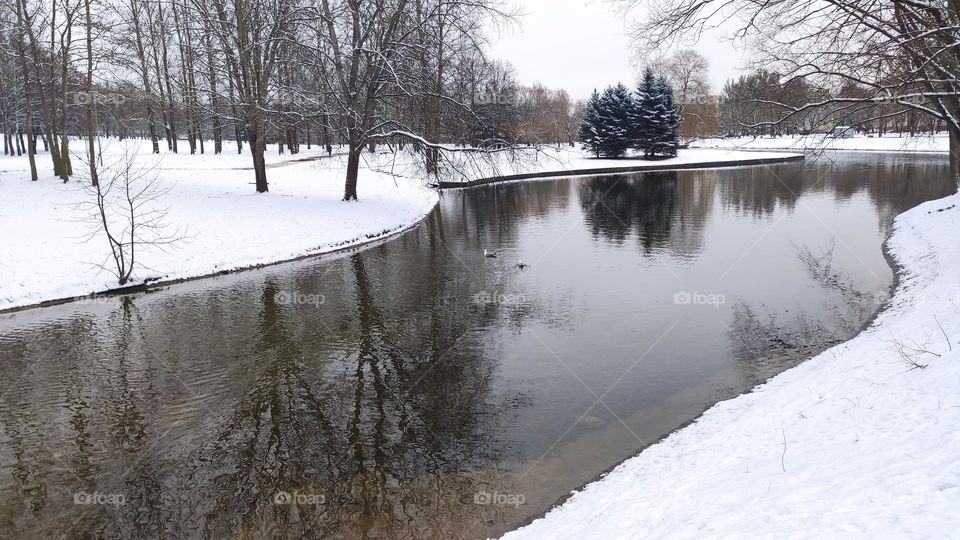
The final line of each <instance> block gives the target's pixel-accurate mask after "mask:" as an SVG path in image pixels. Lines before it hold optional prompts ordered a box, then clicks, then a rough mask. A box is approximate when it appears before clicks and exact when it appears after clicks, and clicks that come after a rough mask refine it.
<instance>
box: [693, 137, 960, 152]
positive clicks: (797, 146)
mask: <svg viewBox="0 0 960 540" xmlns="http://www.w3.org/2000/svg"><path fill="white" fill-rule="evenodd" d="M690 147H691V148H721V149H729V150H794V151H804V150H843V151H857V152H908V153H922V154H947V153H949V152H950V139H949V137H948V136H947V135H946V134H937V135H932V136H931V135H918V136H913V137H911V136H908V135H905V134H899V133H894V134H887V135H884V136H883V137H878V136H873V137H867V136H864V135H857V136H854V137H848V138H835V137H829V136H825V135H808V136H805V137H801V136H786V137H734V138H729V139H700V140H697V141H694V142H692V143H690Z"/></svg>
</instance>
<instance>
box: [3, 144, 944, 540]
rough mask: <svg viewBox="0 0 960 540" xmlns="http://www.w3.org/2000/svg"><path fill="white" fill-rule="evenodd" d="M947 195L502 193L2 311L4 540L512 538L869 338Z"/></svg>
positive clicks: (935, 172)
mask: <svg viewBox="0 0 960 540" xmlns="http://www.w3.org/2000/svg"><path fill="white" fill-rule="evenodd" d="M951 190H952V186H951V183H950V182H949V181H948V180H947V179H946V170H945V162H944V161H943V160H938V159H932V158H931V159H928V158H912V159H902V158H896V159H894V158H886V157H874V156H859V157H855V158H849V157H848V158H843V160H842V161H840V162H837V163H829V162H815V163H807V164H788V165H782V166H777V167H773V168H769V167H752V168H746V169H726V170H717V171H684V172H679V173H677V172H674V173H651V174H647V175H638V176H621V177H618V176H611V177H601V178H586V179H578V180H560V181H544V182H533V183H525V184H509V185H503V186H491V187H487V188H482V189H474V190H469V191H460V192H448V193H445V194H444V198H443V202H442V204H441V206H440V207H439V208H438V209H437V210H436V211H435V212H434V213H433V214H432V215H431V216H430V217H429V218H428V219H427V220H426V221H425V222H424V224H423V225H422V226H420V227H419V228H417V229H416V230H414V231H411V232H410V233H408V234H406V235H404V236H402V237H400V238H398V239H396V240H394V241H391V242H388V243H383V244H381V245H378V246H376V247H373V248H371V249H368V250H365V251H363V252H360V253H356V254H352V255H347V256H342V257H338V258H332V259H330V260H324V261H319V262H318V261H305V262H302V263H297V264H293V265H287V266H283V267H276V268H271V269H266V270H264V271H262V272H252V273H245V274H240V275H237V276H229V277H224V278H221V279H218V280H209V281H204V282H196V283H192V284H185V285H181V286H177V287H173V288H171V289H169V290H166V291H162V292H158V293H154V294H147V295H138V296H131V297H123V298H119V299H112V300H110V301H108V302H96V303H89V304H85V305H76V304H74V305H68V306H61V307H57V308H49V309H42V310H32V311H28V312H23V313H19V314H13V315H9V316H5V317H4V318H3V319H0V531H2V536H8V535H9V536H16V537H46V536H66V537H96V538H156V537H164V536H167V537H186V538H195V537H196V538H220V537H235V536H239V537H250V538H260V537H335V538H336V537H351V538H353V537H365V538H405V537H417V538H423V537H430V538H433V537H450V536H453V537H484V536H487V535H492V534H497V533H499V532H502V531H504V530H507V529H509V528H510V527H513V526H516V525H517V524H519V523H522V522H523V521H524V520H526V519H529V518H530V517H532V516H534V515H537V514H538V513H540V512H542V511H543V510H544V509H546V508H547V507H549V505H551V504H552V503H553V502H555V501H556V500H557V499H558V498H560V497H562V496H563V495H565V494H566V493H567V492H568V491H569V490H570V489H573V488H576V487H578V486H579V485H581V484H582V483H583V482H586V481H588V480H589V479H591V478H593V477H595V476H596V475H597V474H599V473H600V472H602V471H604V470H606V469H608V468H609V467H610V466H612V465H614V464H615V463H617V462H618V461H620V460H622V459H624V458H625V457H627V456H629V455H631V454H633V453H635V452H636V451H637V450H639V449H641V448H642V447H643V446H644V445H645V444H648V443H649V442H650V441H653V440H656V439H657V437H660V436H662V435H663V434H665V433H668V432H669V431H671V430H673V429H675V428H676V427H678V426H679V425H681V424H683V423H684V422H686V421H687V420H689V419H690V418H692V417H694V416H696V414H698V413H699V412H700V411H702V410H703V409H704V408H706V407H709V406H710V405H711V404H712V403H714V402H716V401H717V400H718V399H722V398H724V397H728V396H730V395H734V394H736V393H740V392H742V391H744V390H746V389H749V388H750V387H752V386H753V385H754V384H756V383H758V382H761V381H763V380H765V379H766V378H768V377H769V376H771V375H773V374H775V373H777V372H779V371H780V370H782V369H785V368H786V367H789V366H790V365H793V364H795V363H796V362H798V361H800V360H802V359H803V358H806V357H809V356H810V355H811V354H814V353H816V352H817V351H819V350H822V349H823V348H824V347H826V346H828V345H830V344H831V343H834V342H836V341H838V340H842V339H846V338H847V337H849V336H850V335H851V334H852V333H853V332H855V331H856V329H857V328H858V327H859V325H860V324H862V323H863V321H864V320H866V319H867V318H869V316H870V315H871V314H872V313H873V310H874V309H875V308H876V305H875V303H873V302H871V300H872V299H873V295H872V292H873V291H876V290H878V289H882V288H884V287H886V286H887V285H889V281H890V273H889V269H888V268H887V267H886V265H885V262H884V260H883V257H882V254H881V252H880V242H881V241H882V239H883V235H884V232H885V230H886V227H888V224H889V220H890V218H891V217H892V215H894V214H895V213H896V212H899V211H902V210H904V209H906V208H908V207H910V206H912V205H914V204H917V203H919V202H921V201H923V200H927V199H931V198H937V197H941V196H944V195H946V194H948V193H949V192H950V191H951ZM574 197H575V200H574ZM485 247H494V248H496V249H497V250H499V251H500V252H501V257H500V258H498V259H492V260H491V259H486V258H484V257H483V256H482V253H481V251H482V249H483V248H485ZM519 257H523V258H524V260H525V261H527V262H529V263H532V266H531V268H530V269H528V270H525V271H520V270H519V269H517V268H516V267H515V264H514V263H515V259H516V258H519ZM679 290H688V291H701V292H710V293H716V294H722V295H724V296H725V297H726V298H727V302H726V303H725V304H723V305H719V306H696V305H693V306H691V305H678V304H677V303H675V301H674V300H673V295H674V293H675V292H677V291H679ZM481 293H485V294H486V296H478V295H480V294H481ZM298 294H299V295H306V296H309V295H313V296H312V298H313V299H314V300H315V301H313V302H295V301H292V300H291V298H296V295H298ZM510 295H513V296H512V298H513V300H512V301H501V300H502V297H504V296H510ZM321 299H322V300H321ZM601 395H602V396H603V399H602V405H598V402H597V397H598V396H601ZM585 411H590V412H589V415H588V416H589V418H585V417H584V414H585ZM638 437H639V439H638ZM481 490H486V491H490V492H493V491H498V492H499V493H507V494H517V493H519V494H523V495H524V496H525V499H526V504H525V505H523V506H520V507H518V508H516V507H511V506H504V505H495V504H493V505H484V504H476V503H475V502H474V501H475V497H476V495H477V494H478V492H480V491H481ZM281 492H282V493H286V494H296V495H298V496H300V499H296V500H295V501H294V504H277V502H276V500H275V497H276V496H277V494H278V493H281ZM84 493H85V494H95V493H99V494H122V495H123V497H124V498H125V504H121V505H112V504H75V502H76V497H77V495H78V494H84ZM311 496H317V497H314V498H312V499H311V498H310V497H311ZM298 501H309V503H308V504H297V502H298ZM79 502H81V503H82V502H83V501H79ZM281 502H283V501H281Z"/></svg>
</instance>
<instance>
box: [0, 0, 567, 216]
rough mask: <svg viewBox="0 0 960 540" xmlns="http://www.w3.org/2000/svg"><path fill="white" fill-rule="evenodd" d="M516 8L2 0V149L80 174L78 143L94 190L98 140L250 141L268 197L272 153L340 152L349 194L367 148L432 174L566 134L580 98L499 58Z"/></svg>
mask: <svg viewBox="0 0 960 540" xmlns="http://www.w3.org/2000/svg"><path fill="white" fill-rule="evenodd" d="M510 17H511V14H510V13H508V12H505V11H503V10H502V9H501V6H500V3H499V2H497V1H496V0H464V1H457V2H446V1H444V0H160V1H157V0H12V2H10V3H7V4H4V6H3V7H0V131H2V132H3V134H4V140H3V142H4V150H5V152H7V153H11V154H12V153H17V154H18V155H26V156H27V157H28V158H29V159H30V162H31V169H32V176H33V178H34V179H36V178H37V177H38V170H37V166H38V163H37V161H38V160H39V159H41V156H42V155H43V154H44V153H46V154H48V156H45V157H43V158H42V159H49V160H50V161H49V163H50V166H51V167H52V169H53V171H54V172H55V174H56V175H57V176H59V177H60V178H62V179H63V181H67V180H68V179H69V178H70V177H71V176H73V175H74V173H75V171H74V170H73V169H74V167H73V165H74V164H73V163H72V162H71V159H70V156H71V151H73V152H74V153H76V151H77V149H71V147H70V145H71V143H72V142H75V141H76V139H77V137H83V138H84V139H85V141H83V142H84V147H85V148H84V150H85V153H86V155H87V158H88V159H85V160H84V161H85V164H84V167H86V166H87V164H86V162H88V163H89V167H90V177H91V178H92V180H93V181H94V182H95V181H96V177H97V170H96V166H97V165H96V164H97V159H96V155H97V152H98V145H97V144H96V140H97V139H98V138H99V137H117V138H121V139H123V138H130V137H142V138H144V139H145V140H147V141H148V144H149V145H150V147H151V149H152V151H153V152H154V153H159V152H160V151H161V148H165V149H166V151H168V152H189V153H209V152H212V153H221V152H228V151H235V152H238V153H239V152H243V151H244V150H246V151H249V152H250V154H251V158H252V161H253V169H254V172H255V180H256V190H257V191H258V192H265V191H268V189H269V184H268V181H267V171H266V167H265V160H264V154H265V152H266V151H267V147H268V145H270V147H271V148H272V147H274V145H275V147H276V151H277V152H280V153H293V154H295V153H297V152H299V151H300V148H301V146H303V145H306V146H307V147H308V148H310V147H312V146H314V145H319V146H321V147H323V148H325V149H326V150H327V152H328V153H332V152H333V147H334V145H342V146H343V147H345V149H344V152H345V154H346V156H347V170H346V173H345V182H344V199H345V200H353V199H356V198H357V174H358V169H359V163H360V159H361V154H362V152H363V151H364V150H370V151H373V150H375V149H376V148H377V147H378V146H379V145H386V146H389V147H390V148H393V149H405V150H407V151H414V152H417V153H418V154H419V155H420V157H421V160H422V163H423V167H424V168H425V170H426V171H427V172H428V173H431V174H437V173H438V169H439V167H440V164H441V162H442V161H443V155H444V154H447V153H451V152H457V151H461V150H462V149H463V148H464V147H465V146H469V147H470V148H471V149H472V150H475V151H477V150H479V152H477V154H481V155H482V153H483V152H485V151H491V152H492V151H495V150H501V149H503V148H505V147H512V146H516V145H518V144H520V143H547V142H550V143H553V142H556V143H560V142H569V140H570V139H571V135H570V132H571V131H572V128H571V127H570V125H571V118H572V117H573V114H574V108H573V105H572V104H571V103H570V100H569V98H568V97H567V96H566V95H565V94H563V93H560V92H552V91H549V90H547V89H545V88H542V87H533V88H521V87H520V86H519V85H518V84H517V83H516V80H515V77H514V75H513V70H512V68H511V67H510V66H509V65H508V64H504V63H502V62H499V61H497V60H495V59H492V58H490V57H489V56H488V54H487V48H488V47H487V43H486V39H485V34H484V32H485V31H486V29H487V28H489V27H491V25H493V24H495V23H497V22H502V21H504V20H506V19H509V18H510ZM491 96H492V98H491ZM37 145H40V146H41V148H39V149H38V148H37ZM231 147H232V148H231ZM39 166H40V167H43V164H42V163H40V164H39Z"/></svg>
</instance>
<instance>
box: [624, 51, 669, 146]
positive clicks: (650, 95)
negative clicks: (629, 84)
mask: <svg viewBox="0 0 960 540" xmlns="http://www.w3.org/2000/svg"><path fill="white" fill-rule="evenodd" d="M659 94H660V89H659V85H658V84H657V78H656V76H654V74H653V70H652V69H650V68H647V69H646V70H645V71H644V72H643V78H642V79H641V80H640V84H639V85H638V86H637V96H636V98H635V100H634V101H635V104H634V108H633V114H632V123H633V126H632V129H631V134H630V135H631V136H630V139H631V146H633V148H635V149H637V150H639V151H640V152H643V155H644V156H646V157H650V156H652V155H653V152H654V148H655V145H656V142H657V139H658V136H659V134H660V126H659V124H660V123H661V122H662V115H661V114H660V97H659Z"/></svg>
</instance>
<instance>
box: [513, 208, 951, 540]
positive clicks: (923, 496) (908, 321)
mask: <svg viewBox="0 0 960 540" xmlns="http://www.w3.org/2000/svg"><path fill="white" fill-rule="evenodd" d="M958 230H960V196H956V195H955V196H952V197H948V198H946V199H941V200H938V201H932V202H928V203H926V204H923V205H921V206H919V207H917V208H914V209H912V210H910V211H908V212H906V213H904V214H902V215H900V216H898V217H897V219H896V221H895V225H894V232H893V234H892V236H891V238H890V239H889V240H888V243H887V248H888V251H889V252H890V253H891V254H892V256H893V257H894V258H895V260H896V261H897V263H898V265H899V267H900V275H899V278H900V281H899V284H898V286H897V289H896V291H895V294H894V296H893V298H892V300H891V302H890V305H889V306H888V307H887V308H886V309H885V311H883V312H882V313H880V314H879V315H878V317H877V318H876V320H875V321H874V323H873V324H872V325H871V326H870V327H869V328H868V329H866V330H865V331H863V332H862V333H861V334H860V335H858V336H857V337H855V338H854V339H852V340H850V341H848V342H846V343H844V344H841V345H838V346H836V347H834V348H832V349H830V350H827V351H825V352H824V353H822V354H820V355H818V356H817V357H815V358H813V359H812V360H810V361H808V362H806V363H804V364H801V365H800V366H798V367H796V368H793V369H791V370H788V371H786V372H784V373H782V374H780V375H778V376H776V377H774V378H773V379H771V380H770V381H768V382H767V383H765V384H763V385H761V386H760V387H758V388H757V389H755V390H754V391H753V392H751V393H749V394H744V395H741V396H739V397H737V398H734V399H731V400H729V401H724V402H721V403H719V404H717V405H716V406H714V407H712V408H711V409H709V410H708V411H707V412H705V413H704V414H703V415H702V416H701V417H700V418H698V419H697V420H696V421H695V422H694V423H693V424H691V425H690V426H688V427H685V428H683V429H681V430H679V431H677V432H674V433H673V434H672V435H670V436H669V437H667V438H666V439H664V440H663V441H661V442H659V443H657V444H655V445H653V446H651V447H649V448H647V449H645V450H643V451H642V452H641V453H640V454H639V455H637V456H636V457H634V458H631V459H629V460H627V461H626V462H624V463H623V464H621V465H620V466H618V467H617V468H616V469H614V470H613V471H611V472H610V473H609V474H607V475H606V476H605V477H603V478H602V479H600V480H598V481H596V482H594V483H592V484H589V485H588V486H586V487H585V488H584V489H583V490H582V491H579V492H577V493H575V494H573V495H572V497H571V498H570V499H569V500H567V502H566V503H565V504H563V505H561V506H559V507H557V508H555V509H553V510H552V511H551V512H549V513H548V514H547V515H546V516H545V517H544V518H542V519H539V520H537V521H535V522H533V523H532V524H530V525H528V526H526V527H524V528H521V529H519V530H517V531H514V532H512V533H509V534H507V535H506V536H505V537H504V538H507V539H510V540H518V539H525V538H531V539H540V538H551V539H559V538H569V539H581V538H663V537H670V538H704V537H728V538H734V537H736V538H744V537H746V538H758V537H765V538H771V537H799V538H806V537H815V536H816V537H845V536H854V537H858V538H874V537H876V538H958V537H960V536H958V535H960V242H958V241H957V231H958Z"/></svg>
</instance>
